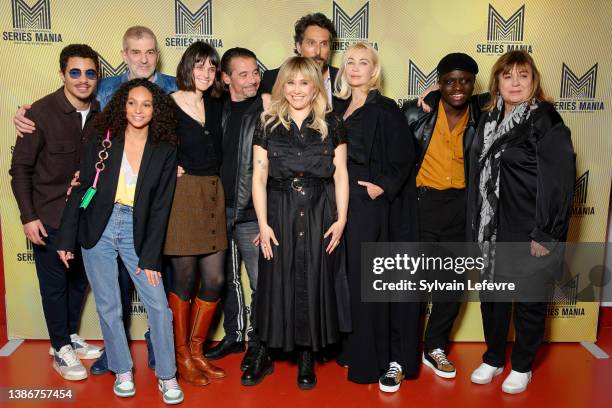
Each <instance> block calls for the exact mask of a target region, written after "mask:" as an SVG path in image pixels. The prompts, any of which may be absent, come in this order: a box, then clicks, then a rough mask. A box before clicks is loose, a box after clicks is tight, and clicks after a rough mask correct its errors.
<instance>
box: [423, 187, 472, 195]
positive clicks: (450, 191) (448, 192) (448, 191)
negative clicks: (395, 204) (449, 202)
mask: <svg viewBox="0 0 612 408" xmlns="http://www.w3.org/2000/svg"><path fill="white" fill-rule="evenodd" d="M427 192H432V193H440V194H445V195H457V194H460V193H463V192H465V188H448V189H446V190H438V189H436V188H433V187H428V186H421V187H417V194H418V195H423V194H426V193H427Z"/></svg>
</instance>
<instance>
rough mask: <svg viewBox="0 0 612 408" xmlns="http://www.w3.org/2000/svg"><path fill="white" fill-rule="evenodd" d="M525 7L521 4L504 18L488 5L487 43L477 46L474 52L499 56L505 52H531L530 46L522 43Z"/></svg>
mask: <svg viewBox="0 0 612 408" xmlns="http://www.w3.org/2000/svg"><path fill="white" fill-rule="evenodd" d="M524 35H525V5H524V4H523V5H522V6H521V7H520V8H519V9H518V10H516V11H515V12H514V13H513V14H512V15H510V17H508V18H504V16H503V15H502V14H501V13H499V12H498V11H497V10H496V9H495V7H493V5H492V4H489V9H488V20H487V43H486V44H477V45H476V52H477V53H482V54H493V55H501V54H503V53H505V52H507V51H512V50H525V51H527V52H529V53H531V52H532V51H533V47H532V46H531V45H530V44H525V43H524Z"/></svg>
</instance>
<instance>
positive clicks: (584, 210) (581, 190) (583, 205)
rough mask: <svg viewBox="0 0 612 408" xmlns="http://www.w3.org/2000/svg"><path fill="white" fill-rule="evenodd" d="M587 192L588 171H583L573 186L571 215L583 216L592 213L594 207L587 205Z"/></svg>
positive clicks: (593, 212)
mask: <svg viewBox="0 0 612 408" xmlns="http://www.w3.org/2000/svg"><path fill="white" fill-rule="evenodd" d="M588 192H589V171H588V170H587V171H585V172H584V174H582V175H581V176H580V177H578V179H577V180H576V185H575V187H574V206H573V207H572V216H573V217H584V216H586V215H594V214H595V207H592V206H589V205H587V203H588V201H587V199H588Z"/></svg>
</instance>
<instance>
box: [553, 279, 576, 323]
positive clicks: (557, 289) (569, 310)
mask: <svg viewBox="0 0 612 408" xmlns="http://www.w3.org/2000/svg"><path fill="white" fill-rule="evenodd" d="M579 277H580V275H576V276H574V277H573V278H571V279H569V280H568V281H567V282H563V283H561V282H555V285H554V288H553V291H552V293H551V295H550V300H549V302H548V310H547V315H548V316H549V317H554V318H560V319H571V318H575V317H578V316H584V315H585V310H584V307H578V283H579V279H578V278H579Z"/></svg>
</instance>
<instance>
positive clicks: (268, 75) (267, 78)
mask: <svg viewBox="0 0 612 408" xmlns="http://www.w3.org/2000/svg"><path fill="white" fill-rule="evenodd" d="M279 69H280V68H276V69H269V70H267V71H266V72H264V74H263V78H262V79H261V86H260V87H259V92H260V93H272V87H273V86H274V83H275V82H276V77H278V70H279ZM336 75H338V68H336V67H332V66H331V65H329V78H330V79H331V86H332V94H333V92H334V83H335V82H336ZM339 102H341V101H340V99H338V98H336V97H332V108H333V110H334V111H336V110H337V109H338V107H339Z"/></svg>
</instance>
